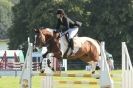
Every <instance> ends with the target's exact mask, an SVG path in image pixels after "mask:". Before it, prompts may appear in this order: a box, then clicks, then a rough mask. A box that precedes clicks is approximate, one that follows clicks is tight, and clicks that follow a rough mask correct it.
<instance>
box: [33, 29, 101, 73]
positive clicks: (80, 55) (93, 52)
mask: <svg viewBox="0 0 133 88" xmlns="http://www.w3.org/2000/svg"><path fill="white" fill-rule="evenodd" d="M35 33H36V35H37V37H36V46H37V47H40V48H41V47H43V46H47V53H46V54H44V55H43V56H44V57H45V56H46V55H47V54H48V53H49V52H51V53H53V54H54V57H56V58H57V59H61V58H66V59H68V60H76V59H80V60H81V61H83V62H85V63H91V64H92V68H93V69H92V73H94V72H95V67H96V63H97V62H99V61H100V55H101V54H100V44H99V42H98V41H96V40H95V39H92V38H90V37H78V36H75V37H74V38H73V41H74V53H71V52H72V50H71V49H70V48H69V47H68V46H69V43H68V39H67V33H66V34H61V33H59V32H55V31H54V29H51V28H40V29H36V30H35Z"/></svg>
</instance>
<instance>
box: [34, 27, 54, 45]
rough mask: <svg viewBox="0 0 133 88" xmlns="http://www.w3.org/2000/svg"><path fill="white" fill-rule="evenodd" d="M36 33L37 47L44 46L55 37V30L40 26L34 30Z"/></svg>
mask: <svg viewBox="0 0 133 88" xmlns="http://www.w3.org/2000/svg"><path fill="white" fill-rule="evenodd" d="M34 31H35V33H36V35H37V36H36V39H35V40H36V42H35V45H36V46H37V47H42V46H45V45H46V44H48V42H49V41H50V40H51V39H52V38H53V30H52V29H49V28H40V29H35V30H34Z"/></svg>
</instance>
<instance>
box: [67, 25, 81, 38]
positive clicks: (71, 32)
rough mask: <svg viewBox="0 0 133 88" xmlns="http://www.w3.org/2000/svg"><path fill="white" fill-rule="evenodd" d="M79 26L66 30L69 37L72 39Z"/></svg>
mask: <svg viewBox="0 0 133 88" xmlns="http://www.w3.org/2000/svg"><path fill="white" fill-rule="evenodd" d="M78 30H79V28H78V27H76V28H69V29H68V30H67V32H68V33H69V39H72V38H73V37H74V36H75V35H76V34H77V32H78Z"/></svg>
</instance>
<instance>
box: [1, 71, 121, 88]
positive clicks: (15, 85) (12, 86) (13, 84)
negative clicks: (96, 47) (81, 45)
mask: <svg viewBox="0 0 133 88" xmlns="http://www.w3.org/2000/svg"><path fill="white" fill-rule="evenodd" d="M67 73H82V74H83V73H89V72H88V71H68V72H67ZM112 74H113V75H119V76H120V75H121V71H119V70H115V71H113V72H112ZM42 79H43V77H40V76H34V77H33V78H32V88H41V85H42ZM54 80H66V81H67V80H68V81H69V80H73V81H74V80H75V81H76V80H79V81H81V80H82V81H83V80H84V81H99V80H98V79H94V78H81V77H80V78H72V77H62V78H61V77H54ZM113 80H114V82H115V83H116V82H121V77H113ZM54 85H56V86H54V88H99V85H88V84H83V85H82V84H75V85H72V84H70V85H67V84H58V83H55V84H54ZM0 88H20V85H19V77H7V76H6V77H4V76H3V77H1V78H0ZM114 88H121V86H120V84H119V85H115V87H114Z"/></svg>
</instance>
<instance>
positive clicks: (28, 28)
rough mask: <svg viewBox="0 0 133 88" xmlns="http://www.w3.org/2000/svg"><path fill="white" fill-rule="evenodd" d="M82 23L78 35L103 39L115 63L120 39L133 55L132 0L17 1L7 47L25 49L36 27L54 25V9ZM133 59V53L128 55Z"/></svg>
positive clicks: (118, 61) (119, 53)
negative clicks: (28, 38)
mask: <svg viewBox="0 0 133 88" xmlns="http://www.w3.org/2000/svg"><path fill="white" fill-rule="evenodd" d="M59 8H62V9H64V10H65V12H66V14H67V15H68V17H70V18H71V19H73V20H77V21H80V22H82V24H83V25H82V27H80V29H79V36H88V37H91V38H94V39H96V40H98V41H100V42H101V41H105V42H106V50H107V51H108V52H110V53H111V54H112V55H113V57H114V59H115V63H121V42H122V41H124V42H126V43H127V45H128V48H129V52H130V55H133V3H132V1H131V0H20V3H18V4H16V5H15V6H14V7H13V8H12V11H13V15H14V19H13V20H12V21H13V23H12V24H13V25H12V26H11V27H10V28H9V30H8V36H9V39H10V42H9V48H10V49H23V50H24V51H26V50H27V48H26V46H27V45H26V44H27V43H26V41H27V37H28V36H29V37H30V38H31V39H32V41H34V31H33V29H35V28H40V27H49V28H55V26H56V20H57V19H56V10H57V9H59ZM131 57H132V58H133V56H131Z"/></svg>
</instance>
